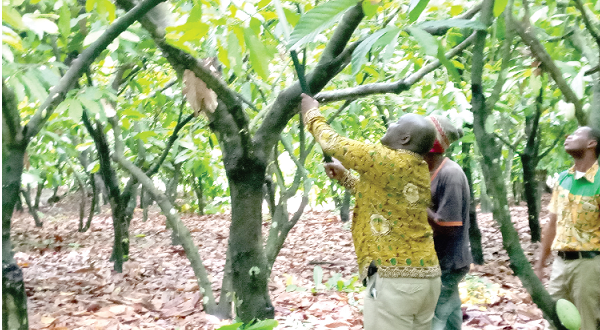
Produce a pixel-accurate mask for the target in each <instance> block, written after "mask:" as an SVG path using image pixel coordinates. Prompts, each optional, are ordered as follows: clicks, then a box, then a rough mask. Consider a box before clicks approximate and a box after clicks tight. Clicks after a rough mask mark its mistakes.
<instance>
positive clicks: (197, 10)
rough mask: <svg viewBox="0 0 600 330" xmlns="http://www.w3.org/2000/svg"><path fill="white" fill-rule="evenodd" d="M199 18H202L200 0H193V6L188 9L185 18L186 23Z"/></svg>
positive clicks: (196, 20) (197, 20)
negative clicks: (187, 15)
mask: <svg viewBox="0 0 600 330" xmlns="http://www.w3.org/2000/svg"><path fill="white" fill-rule="evenodd" d="M201 18H202V2H201V1H197V2H196V1H194V6H193V7H192V10H191V11H190V16H189V17H188V19H187V23H190V22H199V21H200V19H201Z"/></svg>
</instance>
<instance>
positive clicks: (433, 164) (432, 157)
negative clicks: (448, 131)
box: [425, 153, 446, 173]
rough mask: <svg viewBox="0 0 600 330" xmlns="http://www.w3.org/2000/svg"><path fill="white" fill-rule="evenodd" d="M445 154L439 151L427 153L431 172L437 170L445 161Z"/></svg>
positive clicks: (426, 159)
mask: <svg viewBox="0 0 600 330" xmlns="http://www.w3.org/2000/svg"><path fill="white" fill-rule="evenodd" d="M444 158H446V157H444V154H438V153H428V154H427V155H425V161H426V162H427V166H428V167H429V173H433V172H435V171H437V169H438V168H439V167H440V165H442V162H443V161H444Z"/></svg>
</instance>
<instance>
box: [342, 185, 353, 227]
mask: <svg viewBox="0 0 600 330" xmlns="http://www.w3.org/2000/svg"><path fill="white" fill-rule="evenodd" d="M351 199H352V193H351V192H350V190H348V189H344V197H343V199H342V205H341V206H340V219H341V220H342V222H348V221H349V220H350V201H351Z"/></svg>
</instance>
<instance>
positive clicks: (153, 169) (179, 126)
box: [146, 114, 194, 177]
mask: <svg viewBox="0 0 600 330" xmlns="http://www.w3.org/2000/svg"><path fill="white" fill-rule="evenodd" d="M192 119H194V115H193V114H191V115H189V116H187V117H186V118H185V119H184V120H183V121H180V122H178V123H177V126H175V129H174V130H173V133H172V134H171V136H170V137H169V141H168V142H167V146H166V147H165V150H163V152H162V154H161V155H160V157H159V158H158V160H157V161H155V162H154V164H153V165H152V167H151V168H149V169H148V170H147V171H146V175H147V176H148V177H151V176H153V175H154V174H156V172H158V169H159V168H160V166H161V165H162V163H163V162H164V161H165V159H166V158H167V155H168V154H169V151H170V150H171V147H172V146H173V143H175V141H176V140H177V139H178V138H179V136H178V135H177V134H179V131H180V130H181V129H182V128H183V127H184V126H185V125H187V123H189V122H190V121H191V120H192Z"/></svg>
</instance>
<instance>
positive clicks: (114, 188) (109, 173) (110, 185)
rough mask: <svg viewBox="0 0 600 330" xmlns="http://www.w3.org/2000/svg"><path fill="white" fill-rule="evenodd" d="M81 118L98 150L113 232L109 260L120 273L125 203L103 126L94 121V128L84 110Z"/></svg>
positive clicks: (121, 269)
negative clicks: (111, 160)
mask: <svg viewBox="0 0 600 330" xmlns="http://www.w3.org/2000/svg"><path fill="white" fill-rule="evenodd" d="M82 119H83V123H84V125H85V127H86V129H87V130H88V132H89V134H90V135H91V136H92V138H93V139H94V144H95V145H96V150H97V151H98V158H99V160H100V175H101V176H102V181H103V182H104V184H105V185H106V187H107V190H108V194H109V203H110V208H111V211H112V218H113V232H114V241H113V252H112V255H111V258H110V260H111V261H114V270H115V271H116V272H117V273H122V272H123V260H124V255H123V252H124V251H123V244H122V242H123V238H124V235H123V230H124V216H125V208H126V206H127V205H126V204H125V203H122V201H121V190H120V189H119V182H118V180H117V174H116V173H115V171H114V169H113V168H112V166H111V163H110V150H109V147H108V142H107V141H106V135H105V133H104V127H103V126H102V125H101V124H100V123H99V122H97V121H96V128H94V127H93V126H92V122H91V121H90V119H89V117H88V115H87V112H86V111H84V112H83V116H82Z"/></svg>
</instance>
